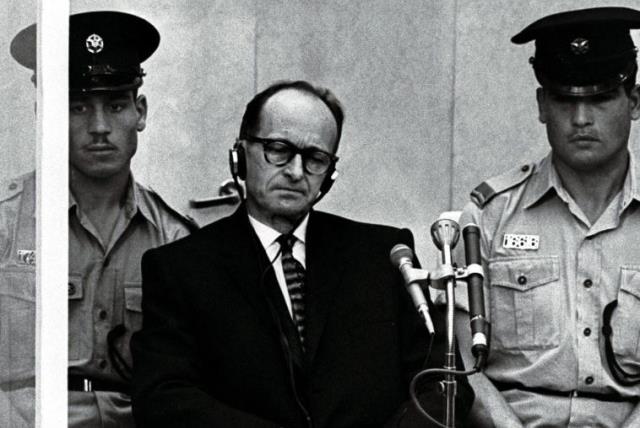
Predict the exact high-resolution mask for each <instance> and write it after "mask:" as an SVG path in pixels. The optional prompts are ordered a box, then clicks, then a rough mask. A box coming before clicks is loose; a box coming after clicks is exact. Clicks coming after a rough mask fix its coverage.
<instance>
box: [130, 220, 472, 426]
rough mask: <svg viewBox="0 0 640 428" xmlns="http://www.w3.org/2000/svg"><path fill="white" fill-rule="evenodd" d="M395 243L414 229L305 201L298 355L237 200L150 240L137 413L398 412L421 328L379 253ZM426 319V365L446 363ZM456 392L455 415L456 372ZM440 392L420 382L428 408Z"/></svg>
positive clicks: (150, 420)
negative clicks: (189, 230)
mask: <svg viewBox="0 0 640 428" xmlns="http://www.w3.org/2000/svg"><path fill="white" fill-rule="evenodd" d="M397 243H405V244H408V245H409V246H413V238H412V236H411V233H410V232H409V231H408V230H406V229H405V230H399V229H394V228H390V227H386V226H378V225H369V224H363V223H357V222H353V221H350V220H347V219H344V218H341V217H337V216H334V215H330V214H326V213H321V212H311V215H310V218H309V224H308V229H307V240H306V251H307V255H306V257H307V259H306V265H307V266H306V269H307V273H306V284H305V287H306V323H307V324H306V343H305V345H306V352H305V353H304V354H303V355H302V359H300V358H298V357H299V356H300V354H299V352H298V349H297V348H298V347H297V344H296V343H292V342H291V340H290V338H291V336H290V335H288V334H287V329H290V328H291V327H292V325H291V324H287V322H289V323H290V318H289V315H288V313H287V312H286V307H285V306H284V299H283V298H282V295H281V294H280V291H279V289H278V288H277V287H278V285H277V280H276V278H275V274H274V273H273V269H272V268H271V265H270V263H269V260H268V259H267V256H266V253H265V251H264V249H263V247H262V245H261V244H260V242H259V240H258V237H257V235H256V234H255V232H254V230H253V228H252V227H251V225H250V223H249V220H248V217H247V214H246V211H245V209H244V208H243V207H241V208H240V209H238V211H236V213H235V214H233V215H232V216H230V217H227V218H224V219H222V220H220V221H218V222H215V223H213V224H211V225H209V226H207V227H205V228H203V229H201V230H200V231H197V232H195V233H194V234H192V235H191V236H189V237H187V238H185V239H182V240H180V241H176V242H174V243H172V244H169V245H166V246H163V247H160V248H156V249H153V250H149V251H148V252H147V253H146V254H145V255H144V257H143V259H142V276H143V296H144V297H143V315H144V322H143V328H142V330H141V331H140V332H139V333H137V334H136V335H135V336H134V338H133V340H132V353H133V357H134V370H135V375H134V391H133V411H134V416H135V418H136V421H137V423H138V424H139V425H140V426H144V427H158V426H170V427H179V426H184V427H213V426H220V427H275V426H284V427H308V426H313V427H315V428H321V427H336V428H339V427H368V426H370V427H380V426H382V425H383V424H384V423H385V422H387V421H388V420H389V419H391V418H392V416H393V415H394V413H395V414H396V415H397V414H398V413H397V411H398V409H400V413H402V412H404V411H405V410H404V409H403V402H405V401H406V400H407V399H408V384H409V381H410V379H411V377H412V376H413V374H415V373H416V372H417V371H418V370H420V369H421V368H422V367H423V364H424V359H425V355H426V349H427V335H426V331H425V329H424V326H423V325H422V324H421V322H420V320H419V318H418V316H417V315H416V313H415V310H414V308H413V307H412V304H411V302H410V300H409V297H408V295H407V293H406V291H405V290H404V288H403V284H402V279H401V277H400V275H399V273H398V271H397V270H396V269H395V268H393V267H392V266H391V264H390V262H389V256H388V255H389V250H390V249H391V248H392V246H393V245H395V244H397ZM435 322H436V325H437V327H439V328H440V334H439V335H438V337H437V339H436V344H435V346H434V349H433V353H432V358H431V363H430V364H429V365H430V366H436V367H442V365H443V357H442V355H443V353H444V342H443V341H444V336H443V335H442V333H441V332H442V331H443V326H444V324H443V318H442V317H441V316H438V317H436V320H435ZM423 396H424V395H423ZM459 397H460V398H461V399H460V400H459V405H458V412H459V414H462V415H464V414H465V413H466V412H467V411H468V409H469V408H470V406H471V401H472V400H473V393H472V392H471V390H470V388H469V387H468V384H467V383H466V382H462V383H461V384H460V386H459ZM441 400H442V398H441V396H440V395H439V394H437V393H435V392H431V393H428V394H427V399H426V401H427V402H428V403H427V405H428V407H430V408H431V409H432V410H434V409H436V410H439V409H440V408H441V404H442V402H441ZM407 407H409V406H407ZM409 413H411V411H410V412H409ZM436 414H438V415H439V414H441V413H439V412H436ZM410 419H411V418H404V419H403V420H405V421H407V420H410ZM309 420H311V421H312V425H309ZM421 426H425V425H421Z"/></svg>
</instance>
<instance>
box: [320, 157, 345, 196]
mask: <svg viewBox="0 0 640 428" xmlns="http://www.w3.org/2000/svg"><path fill="white" fill-rule="evenodd" d="M339 175H340V173H339V172H338V170H337V169H336V164H335V163H333V164H331V168H329V171H327V175H326V177H325V178H324V180H323V181H322V184H321V185H320V193H321V195H322V197H324V195H326V194H327V193H328V192H329V189H331V186H333V183H335V181H336V180H337V179H338V176H339Z"/></svg>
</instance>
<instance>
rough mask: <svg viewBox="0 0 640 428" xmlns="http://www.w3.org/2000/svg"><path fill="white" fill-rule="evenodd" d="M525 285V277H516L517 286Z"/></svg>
mask: <svg viewBox="0 0 640 428" xmlns="http://www.w3.org/2000/svg"><path fill="white" fill-rule="evenodd" d="M526 283H527V277H526V276H524V275H520V276H519V277H518V284H520V285H525V284H526Z"/></svg>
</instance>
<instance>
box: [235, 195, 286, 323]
mask: <svg viewBox="0 0 640 428" xmlns="http://www.w3.org/2000/svg"><path fill="white" fill-rule="evenodd" d="M231 220H232V225H231V227H230V230H232V231H234V232H235V233H234V236H232V237H231V239H230V242H229V244H228V245H229V247H228V248H229V253H228V256H229V259H228V260H227V263H226V264H227V266H228V267H229V271H230V273H231V277H232V278H233V279H234V280H235V281H236V284H237V287H238V288H239V290H240V292H241V293H242V294H243V295H244V297H245V299H246V300H247V302H248V304H249V305H250V306H251V307H252V308H253V311H254V312H255V314H256V316H257V317H258V319H259V320H260V324H261V325H264V326H265V328H268V329H273V328H275V327H276V324H275V322H276V321H275V319H274V317H273V314H272V313H271V310H270V307H269V301H268V300H267V292H266V290H267V289H268V288H267V287H269V286H272V285H273V282H275V281H276V279H275V274H274V273H273V269H272V268H271V265H270V264H269V260H268V258H267V254H266V252H265V251H264V248H263V247H262V244H261V243H260V240H259V239H258V236H257V235H256V233H255V231H254V230H253V228H252V227H251V224H250V223H249V217H248V216H247V212H246V210H245V208H244V206H240V207H239V208H238V209H237V210H236V212H235V213H234V214H233V215H232V217H231Z"/></svg>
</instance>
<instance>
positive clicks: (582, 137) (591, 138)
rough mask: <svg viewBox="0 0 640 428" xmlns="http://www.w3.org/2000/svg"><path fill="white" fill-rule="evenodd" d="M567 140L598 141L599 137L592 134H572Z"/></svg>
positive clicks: (573, 141)
mask: <svg viewBox="0 0 640 428" xmlns="http://www.w3.org/2000/svg"><path fill="white" fill-rule="evenodd" d="M569 141H570V142H572V143H575V142H578V141H600V139H599V138H598V137H596V136H595V135H593V134H573V135H571V137H569Z"/></svg>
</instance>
